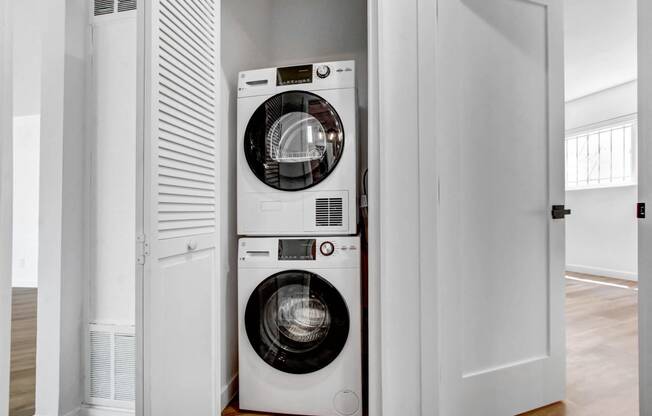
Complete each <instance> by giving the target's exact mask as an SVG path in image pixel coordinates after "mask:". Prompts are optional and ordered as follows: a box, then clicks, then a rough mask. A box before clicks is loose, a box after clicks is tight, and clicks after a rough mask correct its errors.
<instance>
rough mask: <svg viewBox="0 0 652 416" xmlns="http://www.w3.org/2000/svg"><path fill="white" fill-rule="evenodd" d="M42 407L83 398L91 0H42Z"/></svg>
mask: <svg viewBox="0 0 652 416" xmlns="http://www.w3.org/2000/svg"><path fill="white" fill-rule="evenodd" d="M39 10H40V12H41V13H43V16H44V17H45V16H46V17H47V19H43V25H42V29H43V61H42V62H43V71H42V78H41V81H42V82H41V85H42V95H41V103H42V108H43V111H42V115H41V154H42V155H43V157H42V158H41V169H40V183H41V186H40V195H39V211H40V212H39V218H40V230H39V234H40V235H39V276H38V277H39V296H38V311H39V313H38V322H37V325H38V333H37V356H36V413H37V414H38V415H39V416H54V415H61V414H63V415H65V414H68V413H70V412H73V411H75V410H76V409H78V408H79V407H80V406H81V402H82V400H83V380H84V377H83V366H82V362H83V361H82V360H83V354H82V351H83V347H82V345H83V343H82V339H83V338H82V327H83V302H84V294H85V290H84V283H85V281H86V279H85V274H86V272H87V269H86V267H85V249H84V248H85V247H86V245H87V244H88V241H87V239H86V236H85V231H84V230H85V226H86V225H87V224H86V209H85V208H86V207H85V203H84V199H85V197H86V195H85V192H86V183H85V180H84V161H85V158H84V154H85V153H84V152H85V146H86V131H85V120H86V102H85V96H86V51H87V45H86V39H87V36H86V35H87V29H88V2H87V1H85V0H48V1H45V2H43V3H42V7H40V9H39Z"/></svg>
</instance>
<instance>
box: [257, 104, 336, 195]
mask: <svg viewBox="0 0 652 416" xmlns="http://www.w3.org/2000/svg"><path fill="white" fill-rule="evenodd" d="M343 151H344V128H343V126H342V120H341V119H340V117H339V115H338V114H337V112H336V111H335V109H334V108H333V107H332V106H331V105H330V104H329V103H328V101H326V100H324V99H323V98H322V97H320V96H318V95H316V94H313V93H310V92H305V91H288V92H284V93H281V94H278V95H275V96H273V97H271V98H269V99H268V100H266V101H265V102H264V103H263V104H261V105H260V106H259V107H258V108H257V109H256V111H255V112H254V114H253V115H252V116H251V118H250V119H249V123H248V124H247V128H246V130H245V134H244V154H245V158H246V160H247V163H248V164H249V167H250V168H251V171H252V172H253V173H254V175H256V177H257V178H258V179H260V180H261V181H262V182H263V183H265V184H267V185H269V186H270V187H272V188H275V189H279V190H283V191H300V190H303V189H307V188H310V187H312V186H315V185H317V184H318V183H320V182H321V181H323V180H324V179H326V177H328V175H329V174H331V173H332V172H333V170H334V169H335V167H336V166H337V163H338V162H339V160H340V158H341V157H342V153H343Z"/></svg>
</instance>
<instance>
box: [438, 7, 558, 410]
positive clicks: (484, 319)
mask: <svg viewBox="0 0 652 416" xmlns="http://www.w3.org/2000/svg"><path fill="white" fill-rule="evenodd" d="M562 3H563V2H562V1H561V0H491V1H487V0H439V8H438V32H437V37H438V38H437V43H438V46H437V62H438V63H437V65H436V71H435V73H436V76H437V77H438V78H437V79H438V87H437V108H438V110H437V111H438V123H437V125H436V126H435V128H436V129H437V147H438V151H437V158H438V159H437V164H438V167H439V183H438V187H439V210H438V230H439V235H438V246H439V257H438V264H439V266H438V267H439V269H438V276H439V300H440V305H439V311H440V321H439V325H440V338H439V339H440V344H439V345H440V349H441V350H440V365H441V378H440V383H441V384H440V386H441V387H440V394H441V395H440V410H441V412H440V414H441V415H456V416H477V415H483V416H493V415H495V416H510V415H515V414H519V413H521V412H525V411H527V410H531V409H534V408H538V407H541V406H544V405H547V404H549V403H553V402H556V401H559V400H562V399H563V398H564V391H565V335H564V311H563V308H564V228H565V226H564V220H563V219H553V218H552V215H551V214H552V213H551V210H552V206H553V205H562V204H564V148H563V135H564V127H563V126H564V121H563V110H564V104H563V97H564V91H563V88H564V86H563V76H564V75H563V38H562V36H563V33H562Z"/></svg>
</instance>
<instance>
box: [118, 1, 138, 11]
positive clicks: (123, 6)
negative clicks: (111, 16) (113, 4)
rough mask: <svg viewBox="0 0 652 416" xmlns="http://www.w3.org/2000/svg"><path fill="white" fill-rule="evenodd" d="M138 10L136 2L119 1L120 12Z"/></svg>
mask: <svg viewBox="0 0 652 416" xmlns="http://www.w3.org/2000/svg"><path fill="white" fill-rule="evenodd" d="M129 10H136V0H118V12H128V11H129Z"/></svg>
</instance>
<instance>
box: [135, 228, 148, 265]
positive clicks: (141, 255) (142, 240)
mask: <svg viewBox="0 0 652 416" xmlns="http://www.w3.org/2000/svg"><path fill="white" fill-rule="evenodd" d="M136 246H137V250H138V255H137V256H136V263H137V264H138V265H139V266H142V265H144V264H145V261H146V259H147V256H149V242H148V241H147V237H146V236H145V234H138V235H137V236H136Z"/></svg>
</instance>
